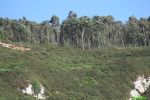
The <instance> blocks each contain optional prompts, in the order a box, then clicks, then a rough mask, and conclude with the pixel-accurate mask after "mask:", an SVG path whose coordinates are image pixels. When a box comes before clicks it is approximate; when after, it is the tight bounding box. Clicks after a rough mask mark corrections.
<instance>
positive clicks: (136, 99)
mask: <svg viewBox="0 0 150 100" xmlns="http://www.w3.org/2000/svg"><path fill="white" fill-rule="evenodd" d="M132 100H148V99H147V98H146V97H143V96H138V97H133V98H132Z"/></svg>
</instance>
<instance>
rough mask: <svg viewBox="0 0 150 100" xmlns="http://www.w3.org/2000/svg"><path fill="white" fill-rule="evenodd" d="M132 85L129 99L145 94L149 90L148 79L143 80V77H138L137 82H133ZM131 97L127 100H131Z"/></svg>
mask: <svg viewBox="0 0 150 100" xmlns="http://www.w3.org/2000/svg"><path fill="white" fill-rule="evenodd" d="M133 84H134V90H131V92H130V96H131V97H134V96H140V95H141V94H143V93H145V92H146V91H147V89H148V88H149V86H150V77H148V78H147V79H146V78H144V75H142V76H139V77H138V78H137V80H136V81H135V82H133ZM131 97H130V98H129V100H132V99H131Z"/></svg>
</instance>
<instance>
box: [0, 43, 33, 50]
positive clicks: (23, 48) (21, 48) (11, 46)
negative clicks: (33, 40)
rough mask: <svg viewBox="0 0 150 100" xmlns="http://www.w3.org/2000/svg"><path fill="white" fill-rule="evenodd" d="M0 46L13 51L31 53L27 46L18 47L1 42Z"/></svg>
mask: <svg viewBox="0 0 150 100" xmlns="http://www.w3.org/2000/svg"><path fill="white" fill-rule="evenodd" d="M0 45H1V46H3V47H6V48H10V49H13V50H19V51H30V50H31V48H29V47H26V46H18V45H13V44H8V43H4V42H1V41H0Z"/></svg>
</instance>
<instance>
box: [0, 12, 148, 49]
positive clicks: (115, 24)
mask: <svg viewBox="0 0 150 100" xmlns="http://www.w3.org/2000/svg"><path fill="white" fill-rule="evenodd" d="M0 40H3V41H7V42H27V43H37V44H55V45H65V46H68V47H78V48H82V49H83V50H84V49H88V48H89V49H90V48H104V47H128V46H132V47H139V46H150V17H148V18H142V17H141V18H140V19H137V18H136V17H135V16H130V17H129V19H128V20H127V21H126V23H123V22H121V21H118V20H115V19H114V18H113V16H111V15H108V16H93V17H88V16H81V17H78V16H77V14H76V13H75V12H73V11H70V12H69V14H68V17H67V18H66V19H65V20H63V21H62V23H60V20H59V17H58V16H56V15H53V16H52V17H51V19H49V20H46V21H43V22H41V23H36V22H33V21H29V20H27V19H26V18H25V17H23V18H22V19H19V20H15V19H8V18H0Z"/></svg>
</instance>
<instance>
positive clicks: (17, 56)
mask: <svg viewBox="0 0 150 100" xmlns="http://www.w3.org/2000/svg"><path fill="white" fill-rule="evenodd" d="M140 74H145V75H150V48H148V47H147V48H146V47H143V48H126V49H113V48H109V49H103V50H97V49H93V50H85V51H84V52H83V51H81V50H80V49H71V48H65V47H55V46H32V51H29V52H20V51H14V50H10V49H7V48H3V47H0V100H34V98H32V97H30V96H27V95H23V94H22V93H19V91H20V88H21V87H24V86H25V85H26V80H30V81H32V80H35V79H36V80H38V81H40V82H41V83H42V84H43V85H44V86H45V87H46V95H47V96H49V97H48V100H127V98H129V93H130V90H131V89H133V84H132V81H133V80H135V78H136V76H138V75H140ZM149 93H150V92H147V93H146V94H145V95H146V96H147V97H148V98H149V99H150V94H149ZM10 98H11V99H10Z"/></svg>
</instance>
